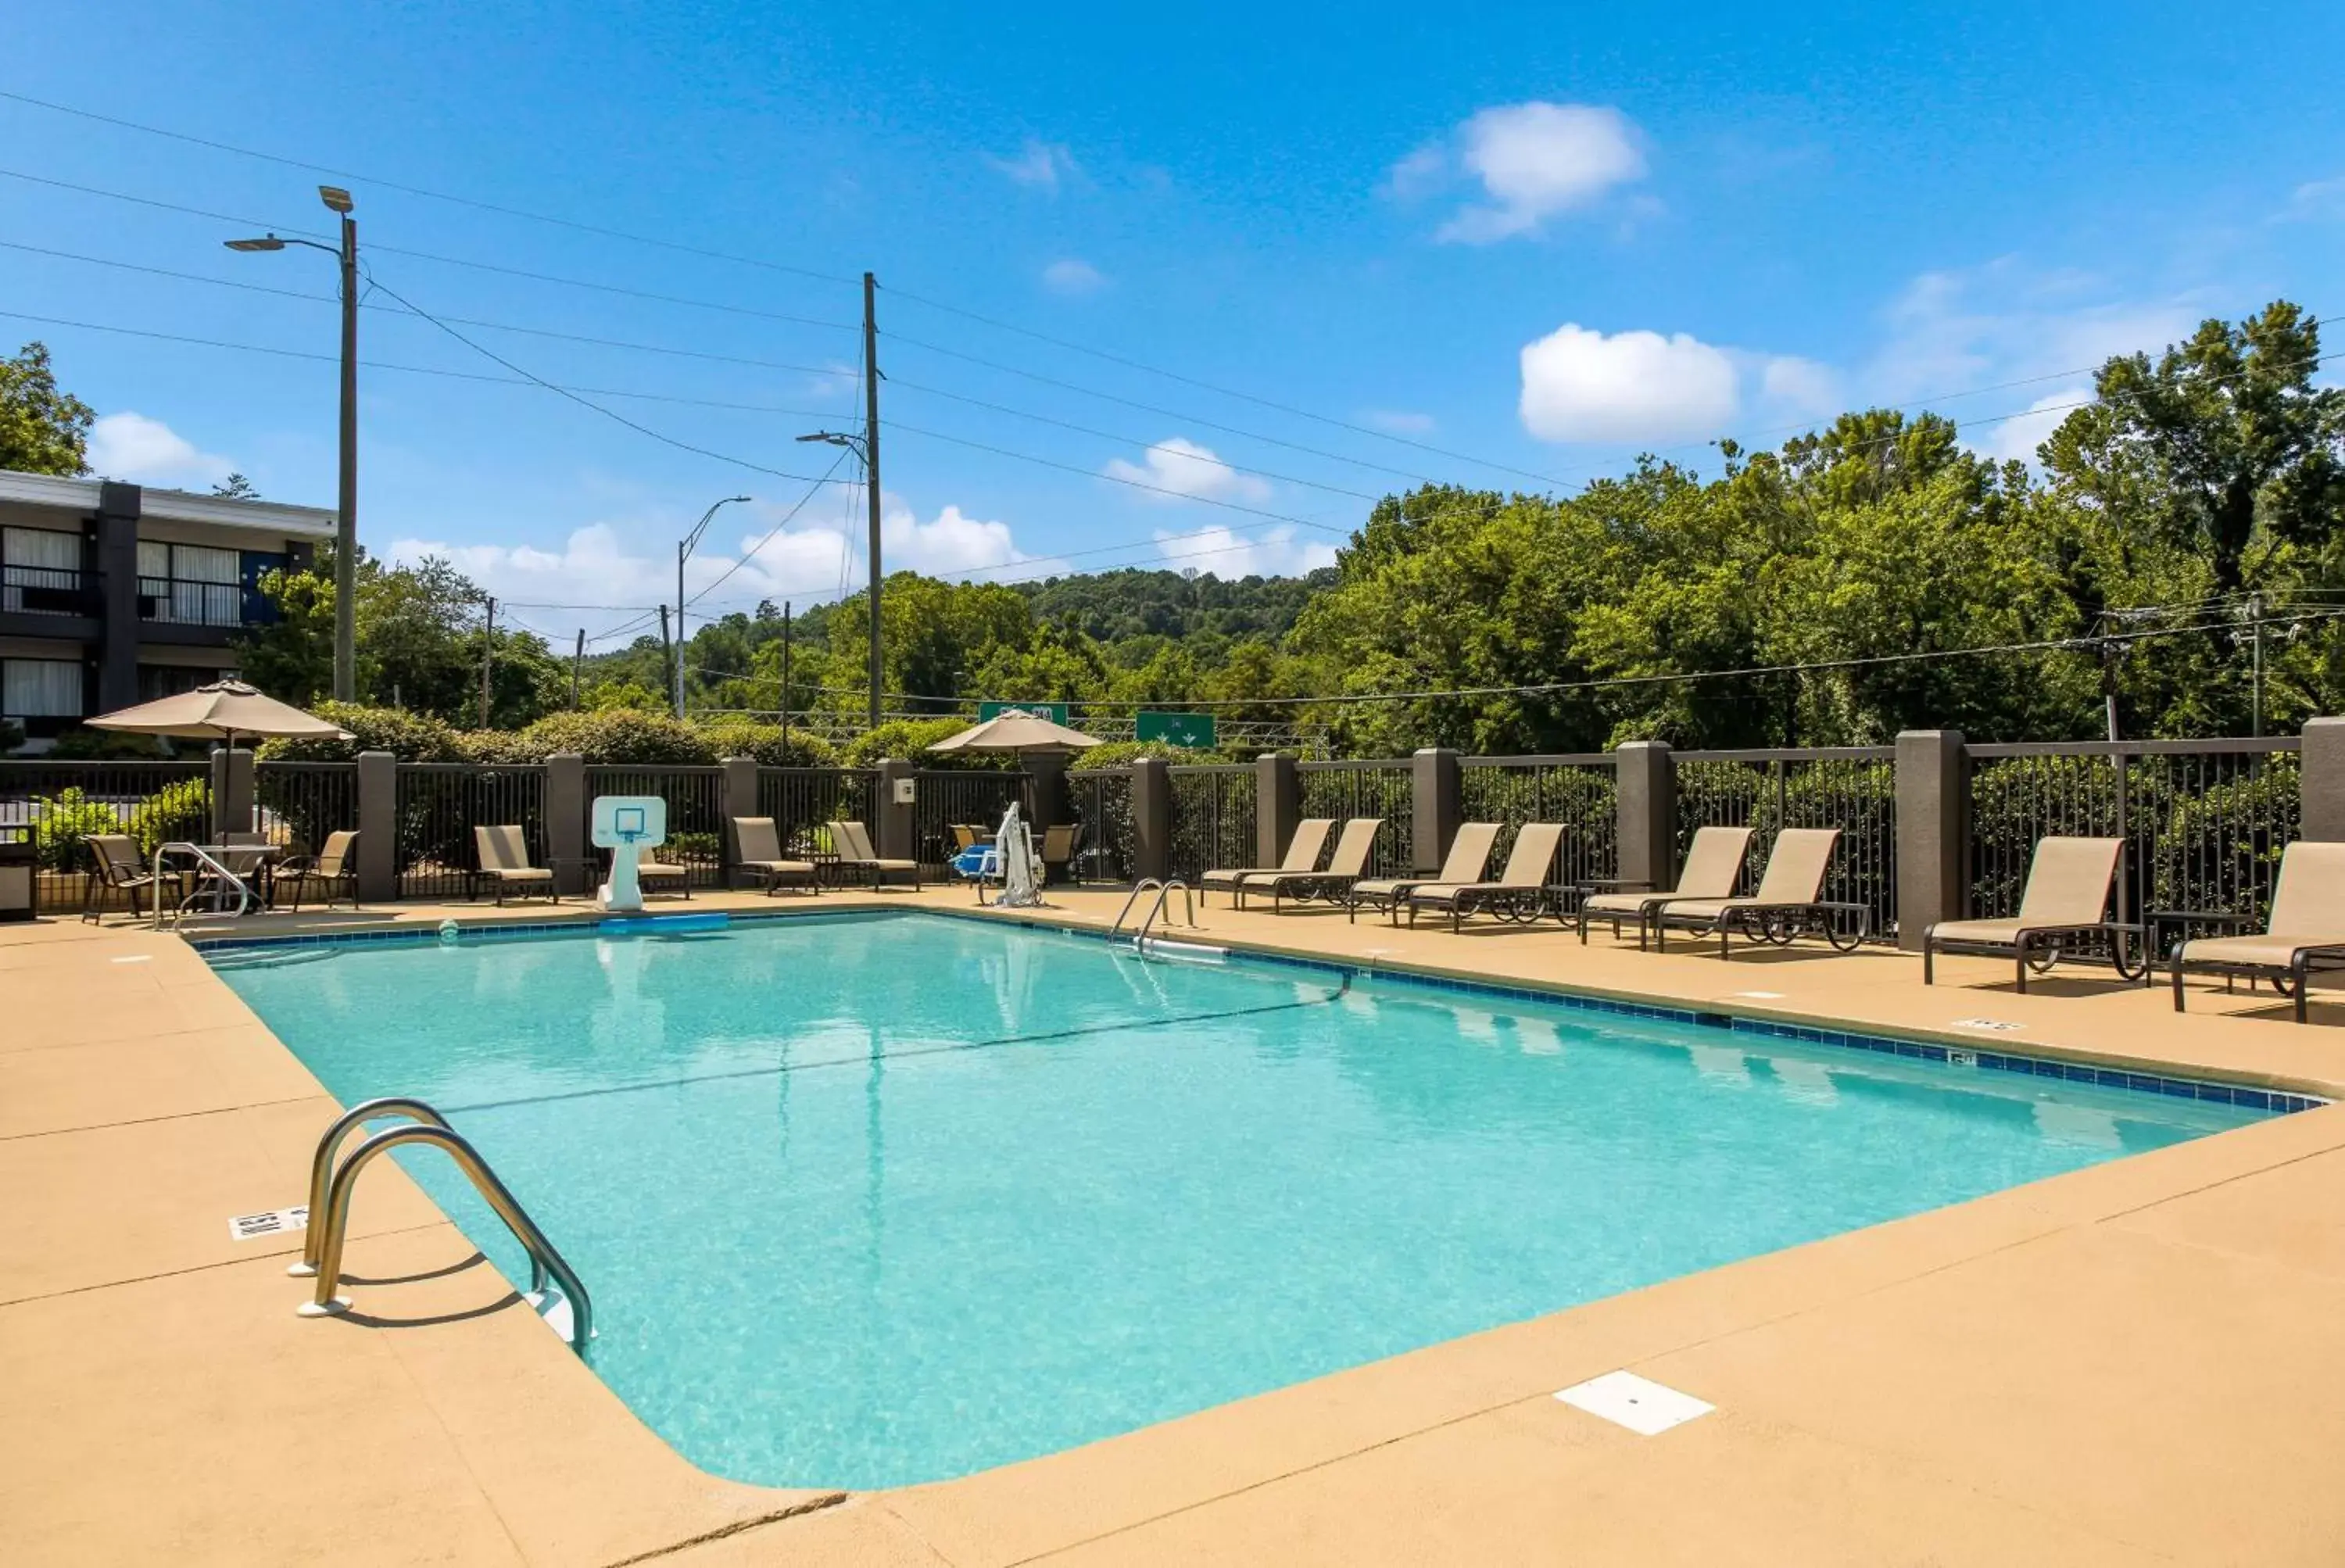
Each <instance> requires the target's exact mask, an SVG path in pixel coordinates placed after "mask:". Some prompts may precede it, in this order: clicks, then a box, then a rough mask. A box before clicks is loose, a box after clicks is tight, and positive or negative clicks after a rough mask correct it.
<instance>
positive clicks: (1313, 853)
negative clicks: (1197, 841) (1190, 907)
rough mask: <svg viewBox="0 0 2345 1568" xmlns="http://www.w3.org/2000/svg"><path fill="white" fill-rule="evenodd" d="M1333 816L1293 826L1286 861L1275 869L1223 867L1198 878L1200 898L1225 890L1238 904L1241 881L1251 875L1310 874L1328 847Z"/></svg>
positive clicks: (1198, 896) (1312, 818) (1310, 819)
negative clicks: (1239, 880)
mask: <svg viewBox="0 0 2345 1568" xmlns="http://www.w3.org/2000/svg"><path fill="white" fill-rule="evenodd" d="M1334 830H1335V818H1333V817H1305V818H1304V819H1303V820H1301V821H1300V822H1297V823H1295V824H1294V837H1293V838H1292V839H1289V840H1286V858H1285V859H1284V860H1281V861H1279V862H1278V864H1276V865H1274V866H1223V867H1217V868H1216V869H1214V870H1213V871H1207V872H1206V873H1205V874H1204V875H1203V876H1202V877H1199V878H1198V879H1197V898H1198V901H1199V902H1203V901H1204V896H1205V893H1206V891H1207V890H1208V889H1212V888H1226V889H1228V890H1229V892H1230V901H1232V902H1233V903H1234V902H1236V901H1237V885H1238V879H1239V878H1241V877H1252V876H1274V875H1276V874H1277V873H1279V872H1281V871H1309V870H1311V868H1313V867H1314V866H1315V865H1317V864H1318V863H1319V851H1320V850H1324V849H1325V848H1326V847H1327V835H1328V834H1329V833H1331V832H1333V831H1334Z"/></svg>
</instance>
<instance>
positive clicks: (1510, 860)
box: [1408, 822, 1563, 931]
mask: <svg viewBox="0 0 2345 1568" xmlns="http://www.w3.org/2000/svg"><path fill="white" fill-rule="evenodd" d="M1562 846H1563V824H1561V823H1560V822H1526V823H1524V824H1523V826H1522V830H1521V831H1520V832H1518V833H1517V834H1516V835H1515V847H1514V849H1513V850H1510V851H1508V855H1507V868H1506V870H1504V871H1500V872H1499V873H1498V880H1497V881H1495V882H1428V883H1426V885H1425V886H1423V887H1421V888H1418V889H1416V891H1413V892H1411V893H1410V894H1409V895H1408V923H1409V924H1411V925H1415V924H1416V911H1418V910H1420V909H1446V910H1447V911H1449V929H1450V930H1451V931H1456V930H1457V928H1458V926H1459V925H1460V924H1461V923H1462V922H1463V921H1464V920H1465V918H1466V917H1467V915H1469V914H1472V913H1473V912H1474V911H1476V910H1477V909H1487V910H1491V911H1495V912H1497V913H1501V914H1509V915H1517V916H1518V915H1519V913H1520V911H1522V910H1523V908H1524V907H1525V903H1526V901H1528V904H1529V907H1530V908H1532V909H1533V910H1536V909H1537V908H1538V902H1539V901H1540V900H1542V899H1544V898H1546V897H1547V874H1548V870H1549V869H1550V868H1551V867H1553V866H1554V864H1555V852H1556V850H1558V849H1560V848H1562Z"/></svg>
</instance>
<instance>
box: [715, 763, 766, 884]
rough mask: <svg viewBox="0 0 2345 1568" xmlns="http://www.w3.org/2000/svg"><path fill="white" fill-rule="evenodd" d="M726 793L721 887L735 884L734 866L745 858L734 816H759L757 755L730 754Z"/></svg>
mask: <svg viewBox="0 0 2345 1568" xmlns="http://www.w3.org/2000/svg"><path fill="white" fill-rule="evenodd" d="M722 766H723V767H724V769H725V780H724V784H723V794H722V797H721V799H720V800H719V809H722V810H723V811H724V813H725V825H724V830H723V831H721V832H719V833H718V834H717V835H716V837H717V843H718V848H717V851H716V852H717V855H718V857H719V858H720V860H721V861H722V864H723V871H722V872H721V873H720V875H721V880H720V881H719V883H718V885H719V886H720V887H727V888H729V887H731V886H732V885H733V868H734V867H735V866H736V865H738V864H739V863H740V860H741V846H740V845H739V844H737V843H736V842H734V840H733V819H734V818H736V817H755V816H757V815H759V812H758V810H757V759H756V758H754V757H727V758H726V759H725V760H724V763H723V764H722Z"/></svg>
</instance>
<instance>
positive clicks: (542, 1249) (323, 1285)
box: [285, 1095, 594, 1356]
mask: <svg viewBox="0 0 2345 1568" xmlns="http://www.w3.org/2000/svg"><path fill="white" fill-rule="evenodd" d="M384 1116H405V1117H407V1118H409V1119H408V1120H407V1121H406V1122H405V1123H404V1124H403V1125H400V1126H396V1127H391V1128H389V1129H387V1130H385V1131H383V1132H380V1133H376V1134H374V1135H371V1137H369V1138H368V1139H367V1140H366V1141H365V1142H364V1143H362V1144H360V1145H359V1146H358V1147H357V1148H356V1149H353V1150H352V1151H351V1152H350V1158H349V1159H347V1160H344V1161H343V1162H342V1164H341V1166H340V1168H339V1169H337V1168H336V1167H335V1165H334V1156H335V1155H336V1154H337V1153H339V1152H340V1149H341V1146H342V1143H343V1141H344V1140H345V1139H347V1138H348V1137H349V1136H350V1134H351V1133H353V1132H355V1131H357V1130H358V1128H359V1127H360V1126H361V1125H364V1124H366V1123H368V1122H371V1121H376V1120H379V1119H381V1118H382V1117H384ZM401 1144H429V1145H431V1146H433V1147H434V1148H439V1149H444V1150H446V1151H447V1154H448V1157H449V1158H451V1159H452V1160H454V1161H455V1162H456V1168H457V1169H458V1170H461V1171H462V1172H463V1173H464V1175H465V1176H468V1177H470V1178H471V1180H472V1186H474V1187H476V1188H477V1189H479V1191H480V1194H481V1196H482V1197H483V1198H485V1199H487V1200H488V1205H489V1207H491V1208H492V1209H494V1210H496V1213H497V1217H498V1218H499V1219H501V1220H503V1221H504V1222H505V1228H506V1229H507V1230H510V1231H512V1232H513V1239H514V1240H516V1241H518V1242H520V1243H521V1244H522V1247H523V1249H524V1250H526V1251H527V1252H528V1253H529V1276H530V1278H529V1288H530V1296H531V1298H533V1299H532V1300H531V1305H532V1306H533V1307H537V1308H539V1309H540V1314H541V1316H544V1317H546V1318H547V1319H548V1321H550V1322H552V1321H553V1314H552V1313H549V1312H547V1311H546V1310H545V1303H546V1301H547V1294H546V1286H547V1284H548V1282H549V1280H551V1282H552V1283H553V1284H554V1285H555V1286H557V1287H559V1291H558V1296H559V1299H560V1302H561V1303H562V1304H563V1305H564V1306H566V1307H567V1308H569V1319H570V1321H569V1329H568V1330H567V1332H568V1337H569V1339H570V1348H571V1349H574V1350H575V1351H577V1352H578V1353H579V1354H580V1355H582V1356H583V1355H584V1354H585V1353H586V1345H587V1342H588V1341H589V1340H591V1339H593V1338H594V1303H593V1302H592V1301H590V1300H589V1299H588V1298H587V1296H586V1286H585V1283H584V1281H583V1280H581V1279H580V1278H578V1274H577V1271H576V1270H575V1269H574V1268H571V1267H570V1265H569V1263H568V1261H567V1260H565V1259H564V1258H563V1256H562V1254H561V1253H560V1252H559V1251H558V1250H556V1249H555V1247H554V1245H553V1243H552V1242H551V1241H548V1240H547V1239H546V1238H545V1232H543V1231H542V1230H540V1229H539V1228H538V1227H537V1222H536V1221H535V1220H533V1219H532V1218H530V1217H529V1211H528V1210H527V1209H524V1208H523V1207H522V1206H521V1200H520V1199H518V1198H516V1197H514V1196H513V1193H512V1191H511V1190H510V1189H508V1188H507V1187H506V1186H505V1184H504V1183H503V1182H502V1181H500V1180H498V1179H497V1173H496V1172H494V1171H492V1170H491V1169H490V1168H489V1162H488V1161H486V1160H484V1159H482V1157H481V1152H480V1151H479V1150H478V1149H476V1148H474V1147H473V1146H472V1143H471V1142H470V1140H468V1139H466V1138H465V1137H464V1136H463V1135H462V1134H461V1133H459V1132H457V1131H456V1129H455V1128H453V1127H452V1126H450V1125H448V1118H447V1117H445V1116H443V1115H441V1114H440V1113H439V1112H438V1111H436V1110H434V1109H432V1108H431V1106H430V1105H426V1104H425V1103H424V1102H422V1101H421V1100H414V1099H409V1098H407V1097H406V1096H404V1095H392V1096H391V1097H388V1098H385V1099H381V1100H369V1101H368V1102H366V1104H364V1105H358V1106H355V1107H353V1108H352V1109H350V1111H347V1112H345V1113H344V1114H343V1115H342V1116H341V1117H340V1120H338V1121H336V1122H335V1123H334V1125H332V1126H330V1127H328V1128H327V1129H326V1135H325V1136H324V1137H322V1138H320V1139H319V1140H318V1152H317V1154H316V1155H315V1156H313V1157H312V1158H311V1159H310V1211H309V1212H310V1227H309V1231H308V1233H307V1234H306V1235H305V1236H304V1237H303V1238H302V1243H301V1261H300V1262H299V1263H293V1264H288V1265H287V1266H286V1268H285V1272H286V1273H288V1274H290V1275H292V1276H294V1277H295V1278H311V1277H315V1278H316V1279H317V1281H318V1288H317V1293H316V1295H315V1296H314V1297H312V1298H311V1299H310V1300H309V1301H306V1302H304V1303H302V1305H301V1307H300V1308H299V1311H300V1314H301V1316H302V1317H304V1318H324V1317H330V1316H332V1315H333V1314H336V1313H340V1312H347V1311H349V1310H350V1298H349V1297H347V1296H337V1295H335V1294H334V1287H335V1285H336V1284H338V1283H340V1279H341V1274H342V1243H343V1242H344V1240H345V1239H347V1238H348V1237H349V1234H350V1195H351V1193H353V1192H354V1191H356V1190H357V1188H358V1179H359V1173H360V1171H362V1170H364V1169H366V1167H367V1166H368V1165H369V1164H371V1162H372V1161H373V1160H374V1158H375V1156H378V1155H382V1154H387V1153H389V1152H390V1151H391V1150H392V1149H394V1148H397V1147H398V1146H399V1145H401ZM554 1327H555V1328H556V1329H561V1324H560V1323H558V1322H555V1323H554Z"/></svg>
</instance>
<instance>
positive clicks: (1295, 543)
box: [1156, 524, 1335, 579]
mask: <svg viewBox="0 0 2345 1568" xmlns="http://www.w3.org/2000/svg"><path fill="white" fill-rule="evenodd" d="M1296 533H1297V530H1295V529H1294V527H1292V526H1290V525H1288V524H1280V525H1279V526H1277V527H1275V528H1265V529H1264V530H1263V531H1262V532H1261V533H1259V534H1255V535H1251V536H1249V535H1244V534H1240V533H1238V532H1236V531H1235V530H1234V529H1230V528H1219V527H1216V528H1203V529H1199V530H1198V531H1196V532H1195V533H1192V534H1159V535H1156V549H1157V553H1158V555H1160V556H1162V559H1163V560H1164V562H1165V563H1166V564H1167V565H1176V566H1180V567H1183V568H1187V567H1191V566H1193V567H1195V568H1196V569H1197V570H1198V571H1200V572H1211V573H1212V574H1213V575H1215V576H1216V577H1222V578H1224V579H1226V578H1231V577H1299V576H1301V575H1303V574H1304V573H1305V572H1314V571H1316V570H1318V569H1319V568H1320V567H1322V566H1332V565H1335V545H1333V544H1323V543H1322V542H1320V541H1319V540H1317V539H1298V538H1297V537H1296Z"/></svg>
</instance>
